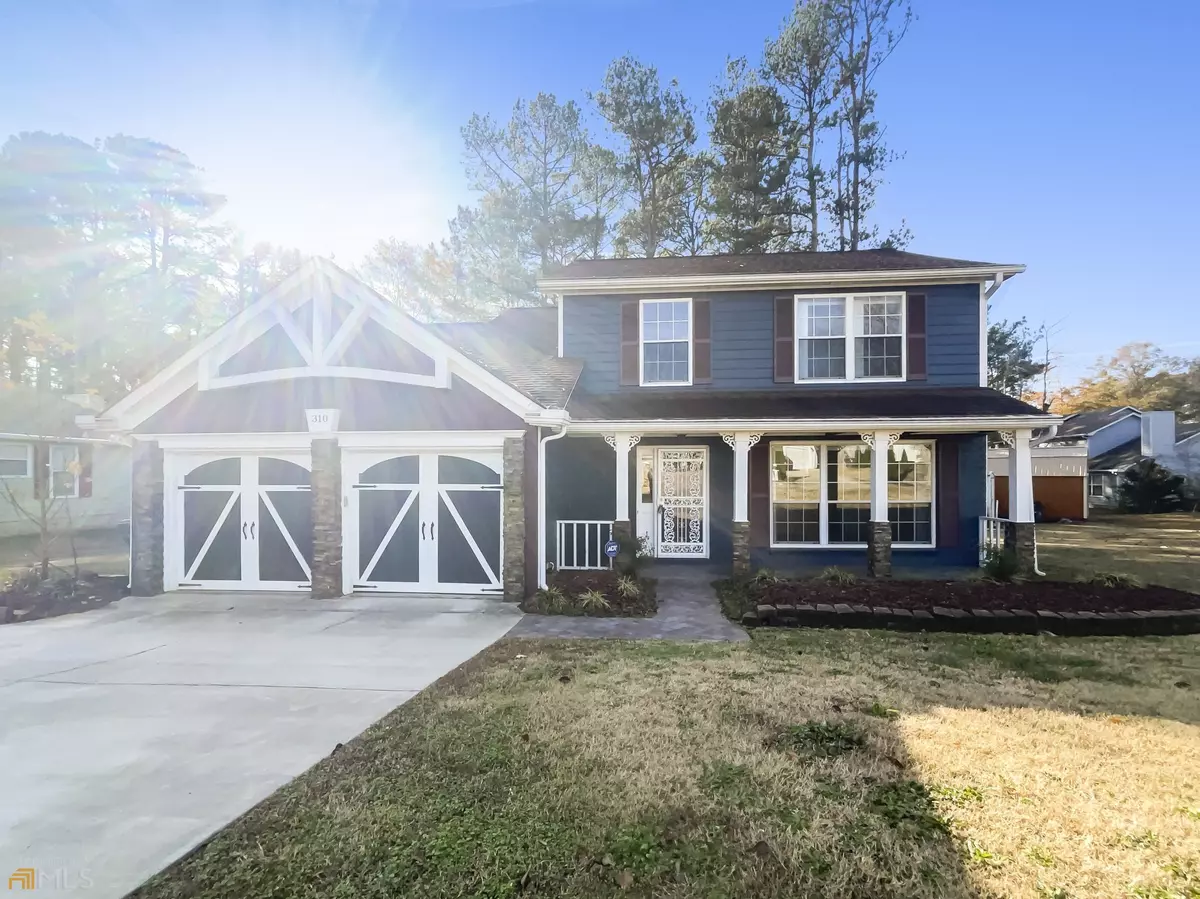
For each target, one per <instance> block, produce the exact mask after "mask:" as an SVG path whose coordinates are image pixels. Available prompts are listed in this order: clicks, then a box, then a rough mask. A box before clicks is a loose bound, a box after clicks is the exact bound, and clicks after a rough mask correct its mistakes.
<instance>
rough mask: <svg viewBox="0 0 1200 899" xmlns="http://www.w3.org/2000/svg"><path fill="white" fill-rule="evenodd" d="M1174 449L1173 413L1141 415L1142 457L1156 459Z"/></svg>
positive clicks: (1144, 413)
mask: <svg viewBox="0 0 1200 899" xmlns="http://www.w3.org/2000/svg"><path fill="white" fill-rule="evenodd" d="M1174 449H1175V413H1174V412H1143V413H1142V455H1143V456H1149V457H1151V458H1156V457H1158V456H1163V455H1167V456H1169V455H1171V453H1172V452H1173V451H1174Z"/></svg>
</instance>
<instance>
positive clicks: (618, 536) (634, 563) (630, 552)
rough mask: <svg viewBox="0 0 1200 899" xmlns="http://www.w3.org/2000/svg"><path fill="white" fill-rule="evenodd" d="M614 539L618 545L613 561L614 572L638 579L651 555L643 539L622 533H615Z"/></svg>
mask: <svg viewBox="0 0 1200 899" xmlns="http://www.w3.org/2000/svg"><path fill="white" fill-rule="evenodd" d="M612 539H613V540H615V541H616V543H617V555H616V558H614V559H613V570H615V571H616V572H617V574H620V575H624V576H625V577H631V578H637V576H638V575H639V574H640V573H641V571H642V569H643V568H645V567H646V563H647V562H648V561H649V560H650V555H649V554H648V553H647V552H646V547H645V544H644V543H643V541H642V539H641V538H640V537H635V536H634V535H633V534H627V533H622V532H621V531H613V535H612Z"/></svg>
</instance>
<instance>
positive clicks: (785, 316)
mask: <svg viewBox="0 0 1200 899" xmlns="http://www.w3.org/2000/svg"><path fill="white" fill-rule="evenodd" d="M775 380H776V381H779V382H782V383H786V384H791V383H793V382H795V380H796V298H795V297H793V296H786V297H776V298H775Z"/></svg>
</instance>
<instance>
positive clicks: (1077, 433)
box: [1055, 406, 1137, 439]
mask: <svg viewBox="0 0 1200 899" xmlns="http://www.w3.org/2000/svg"><path fill="white" fill-rule="evenodd" d="M1136 413H1137V410H1136V409H1134V408H1133V407H1132V406H1110V407H1108V408H1107V409H1093V410H1091V411H1090V412H1076V413H1075V414H1074V415H1069V416H1067V418H1066V420H1065V421H1063V423H1062V426H1061V427H1060V428H1059V429H1058V433H1057V434H1056V435H1055V438H1056V439H1061V438H1068V437H1088V436H1090V435H1092V434H1095V433H1096V432H1097V431H1099V430H1100V429H1101V428H1106V427H1108V426H1109V425H1111V424H1112V423H1113V422H1116V421H1119V420H1121V419H1122V418H1124V417H1125V416H1126V415H1130V414H1136Z"/></svg>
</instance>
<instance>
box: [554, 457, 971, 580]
mask: <svg viewBox="0 0 1200 899" xmlns="http://www.w3.org/2000/svg"><path fill="white" fill-rule="evenodd" d="M797 439H811V438H797ZM937 440H938V445H939V446H943V445H945V444H947V443H949V442H951V441H955V442H957V443H958V520H959V534H958V545H957V546H945V545H940V546H938V547H937V548H935V549H928V550H923V549H916V550H912V549H898V550H896V551H895V552H894V553H893V556H892V560H893V566H894V567H895V568H897V569H899V570H903V569H906V568H914V569H915V568H957V567H973V566H975V565H977V564H978V553H979V549H978V542H979V516H980V515H982V514H983V513H984V503H985V493H986V473H987V441H986V438H985V435H983V434H966V435H944V436H939V437H938V438H937ZM670 444H677V445H678V444H685V445H691V446H695V445H699V444H703V445H705V446H707V447H708V448H709V451H708V458H709V466H710V468H709V497H710V499H709V515H710V520H709V558H710V560H711V564H714V565H717V566H720V567H728V566H729V565H730V564H731V563H732V559H733V543H732V536H731V532H732V522H733V452H732V451H731V450H730V449H729V447H727V446H726V445H725V444H724V443H723V442H722V441H721V440H720V439H719V438H716V437H708V438H700V437H694V438H692V437H684V438H678V439H661V438H653V439H650V438H648V439H646V440H643V442H642V444H641V445H642V446H651V445H670ZM629 457H630V465H631V466H632V465H633V464H634V460H635V458H636V453H633V452H631V453H630V454H629ZM636 481H637V479H636V477H634V476H633V471H632V470H631V472H630V511H631V512H635V510H636V508H637V505H636V501H637V496H636V490H637V482H636ZM615 493H616V464H615V456H614V454H613V450H612V449H610V448H609V446H608V445H607V444H606V443H604V441H603V440H601V439H600V438H599V437H567V438H565V439H563V440H557V441H554V442H552V443H550V444H548V445H547V447H546V511H547V528H546V543H547V547H546V558H547V559H548V560H550V561H554V559H555V541H556V538H557V534H558V527H557V524H556V522H557V521H558V520H559V519H564V520H576V521H579V520H591V521H611V520H612V518H613V516H614V514H615V513H616V498H615ZM938 542H939V544H942V543H944V537H943V536H941V535H939V537H938ZM751 559H752V561H753V563H754V565H755V566H757V567H766V568H773V569H777V570H781V571H788V570H802V569H803V570H811V569H813V568H824V567H826V566H828V565H839V566H842V567H847V568H854V569H858V568H863V567H865V565H866V552H865V551H864V550H861V549H845V550H839V549H787V550H781V549H776V550H772V549H771V548H770V547H768V546H754V547H752V548H751ZM680 564H686V563H684V562H681V563H680Z"/></svg>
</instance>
